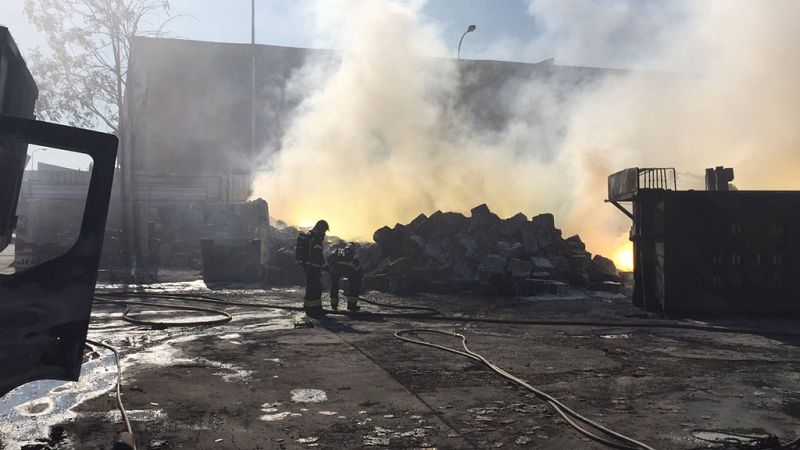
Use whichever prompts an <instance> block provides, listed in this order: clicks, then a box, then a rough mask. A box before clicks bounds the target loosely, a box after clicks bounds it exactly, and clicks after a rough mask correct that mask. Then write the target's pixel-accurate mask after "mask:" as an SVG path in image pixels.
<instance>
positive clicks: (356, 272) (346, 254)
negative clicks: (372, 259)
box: [328, 244, 364, 311]
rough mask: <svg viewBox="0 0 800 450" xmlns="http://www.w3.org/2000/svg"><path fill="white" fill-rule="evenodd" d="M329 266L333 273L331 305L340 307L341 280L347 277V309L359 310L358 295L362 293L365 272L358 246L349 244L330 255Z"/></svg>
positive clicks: (336, 307)
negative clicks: (359, 256)
mask: <svg viewBox="0 0 800 450" xmlns="http://www.w3.org/2000/svg"><path fill="white" fill-rule="evenodd" d="M328 267H329V270H330V273H331V307H332V308H333V309H334V310H336V309H338V308H339V281H340V280H341V279H342V278H347V291H346V292H345V295H346V296H347V309H348V310H349V311H358V310H360V309H361V308H360V307H359V306H358V296H359V295H360V294H361V278H363V276H364V273H363V272H362V271H361V263H360V262H359V261H358V256H356V246H355V245H354V244H348V245H347V246H346V247H345V248H341V249H338V250H336V251H335V252H333V253H332V254H331V255H330V256H329V257H328Z"/></svg>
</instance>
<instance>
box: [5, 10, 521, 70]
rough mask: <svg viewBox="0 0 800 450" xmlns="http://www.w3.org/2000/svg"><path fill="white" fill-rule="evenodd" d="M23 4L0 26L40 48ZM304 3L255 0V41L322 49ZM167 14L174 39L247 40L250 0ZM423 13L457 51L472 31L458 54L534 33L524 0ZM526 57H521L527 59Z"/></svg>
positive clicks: (21, 44) (9, 12) (471, 53)
mask: <svg viewBox="0 0 800 450" xmlns="http://www.w3.org/2000/svg"><path fill="white" fill-rule="evenodd" d="M24 3H25V2H24V0H0V11H1V12H0V24H3V25H5V26H7V27H9V29H10V30H11V33H12V34H13V35H14V38H15V40H16V41H17V43H18V45H19V47H20V48H21V49H23V51H24V50H25V49H27V48H31V47H35V46H37V45H43V42H42V40H41V39H40V38H39V37H38V36H37V33H36V30H35V29H34V28H33V26H31V25H30V24H29V23H28V21H27V18H26V17H25V14H24V11H23V9H24ZM308 3H309V1H303V0H256V41H257V42H259V43H263V44H275V45H287V46H295V47H308V46H325V45H324V44H325V43H324V42H318V41H317V40H316V39H315V38H314V37H313V36H312V34H313V33H312V32H311V30H310V27H309V26H308V17H307V14H306V7H307V6H308ZM170 6H171V11H172V12H173V13H175V14H185V15H186V17H183V18H180V19H177V20H176V21H174V22H172V24H171V26H170V27H169V30H170V32H172V33H173V35H174V36H176V37H183V38H187V39H198V40H208V41H220V42H250V1H249V0H230V1H219V0H172V1H170ZM423 11H424V13H425V14H426V15H427V16H429V18H430V19H431V20H432V21H434V22H436V23H438V24H439V25H440V26H441V27H442V30H443V34H444V35H445V36H451V37H452V41H453V52H454V53H455V50H456V47H457V45H458V39H459V38H460V37H461V33H463V32H464V30H465V29H466V27H467V26H468V25H469V24H472V23H474V24H476V25H478V30H477V32H476V33H473V34H472V35H470V36H468V38H466V39H465V43H464V46H463V48H462V56H464V57H470V56H477V55H476V52H475V50H476V49H478V48H481V49H486V48H488V47H490V45H491V44H492V43H496V42H500V41H515V42H525V41H528V40H530V39H531V38H533V37H534V36H535V34H536V23H535V21H534V20H533V19H532V17H531V16H530V15H529V14H528V2H527V1H526V0H432V1H429V2H427V3H426V4H425V6H424V9H423ZM525 56H526V55H520V57H525Z"/></svg>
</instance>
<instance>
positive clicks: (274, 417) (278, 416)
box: [261, 411, 292, 422]
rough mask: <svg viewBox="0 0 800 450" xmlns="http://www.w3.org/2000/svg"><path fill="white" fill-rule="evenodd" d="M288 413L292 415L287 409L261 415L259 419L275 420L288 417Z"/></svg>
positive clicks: (265, 420)
mask: <svg viewBox="0 0 800 450" xmlns="http://www.w3.org/2000/svg"><path fill="white" fill-rule="evenodd" d="M290 415H292V413H291V412H289V411H284V412H280V413H277V414H266V415H263V416H261V420H263V421H264V422H277V421H279V420H283V419H285V418H287V417H289V416H290Z"/></svg>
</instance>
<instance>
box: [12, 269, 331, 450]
mask: <svg viewBox="0 0 800 450" xmlns="http://www.w3.org/2000/svg"><path fill="white" fill-rule="evenodd" d="M103 288H105V289H137V288H138V289H139V290H140V291H145V290H146V291H150V292H198V291H203V292H204V293H211V294H212V295H213V294H221V293H224V292H225V291H215V292H212V291H210V290H209V289H207V288H206V287H205V284H204V283H203V282H202V280H196V281H191V282H178V283H160V284H156V285H146V286H138V287H137V286H130V285H128V286H123V285H103V286H102V287H101V286H100V285H98V294H102V289H103ZM294 291H296V289H295V290H291V289H290V290H285V289H284V290H275V293H277V292H280V293H281V294H280V295H281V297H285V295H286V292H294ZM234 292H235V295H237V297H238V296H241V295H243V293H242V291H230V293H234ZM270 292H271V291H270V290H267V291H264V290H254V291H253V296H254V297H257V300H254V303H263V302H264V301H266V300H269V297H270ZM177 303H179V304H180V302H177ZM225 309H226V310H227V311H228V312H229V313H230V314H232V315H233V320H232V321H231V322H229V323H227V324H223V325H219V326H215V327H202V328H199V327H187V328H167V329H163V330H154V329H151V328H149V327H141V326H136V325H132V324H130V323H128V322H125V321H123V320H121V314H122V308H117V307H113V306H106V305H95V306H94V311H92V321H91V327H90V330H89V334H90V338H92V339H94V340H101V341H106V342H107V343H109V344H110V345H113V346H115V347H116V348H117V349H118V350H119V351H120V353H121V356H122V358H121V361H120V362H121V364H122V366H123V368H122V373H123V378H126V377H128V376H130V375H132V374H133V373H135V372H136V371H137V370H138V369H140V368H141V367H143V366H147V365H150V366H171V365H176V364H193V365H202V366H205V367H210V368H212V369H216V370H217V371H216V372H215V375H218V376H220V377H221V378H222V379H223V380H224V381H226V382H241V381H248V380H250V378H251V377H252V375H253V373H254V372H253V371H251V370H247V369H245V368H243V367H240V366H238V365H235V364H226V363H223V362H220V361H213V360H209V359H207V358H203V357H189V356H187V355H186V354H184V353H183V352H182V351H181V350H180V348H179V347H180V344H184V343H188V342H191V341H195V340H198V339H200V338H203V337H212V338H222V339H226V340H228V341H229V342H232V343H237V344H241V342H238V341H234V339H236V338H241V337H242V336H245V337H246V335H247V334H248V333H257V332H263V331H272V330H290V329H293V328H294V323H293V319H292V315H291V314H292V313H291V312H287V311H283V310H278V309H268V308H259V309H255V310H254V309H252V308H247V307H233V306H232V307H229V308H225ZM163 312H165V311H163ZM163 312H162V314H163ZM144 313H145V314H149V312H144ZM244 342H245V343H249V342H250V341H244ZM98 352H99V354H100V356H99V357H97V358H94V359H91V360H89V361H87V362H85V363H84V364H83V367H82V369H81V377H80V381H78V382H63V381H53V380H40V381H34V382H31V383H27V384H25V385H23V386H20V387H18V388H17V389H14V390H12V391H11V392H9V393H7V394H6V395H5V396H3V397H2V398H0V441H1V442H3V445H5V447H4V449H3V450H20V449H21V448H22V447H23V446H25V445H26V444H27V443H32V442H34V440H36V439H45V438H47V437H48V435H49V434H50V428H51V426H53V425H57V424H60V423H64V422H68V421H70V420H72V419H73V418H74V417H76V413H74V412H73V411H72V408H74V407H75V406H77V405H79V404H81V403H83V402H85V401H87V400H90V399H92V398H96V397H98V396H100V395H103V394H104V393H106V392H108V391H110V390H112V389H113V388H114V387H115V384H116V377H117V372H116V365H115V362H114V356H113V354H112V353H110V352H108V351H107V350H104V349H98ZM275 362H276V363H278V364H280V363H279V362H278V361H275ZM124 389H125V386H123V391H124ZM323 396H324V392H323ZM312 398H313V396H312ZM157 411H158V410H156V412H154V411H149V412H148V411H145V410H142V412H141V416H140V417H139V419H140V420H144V421H146V420H154V419H156V418H158V417H160V414H161V413H160V412H157ZM105 414H107V417H106V419H107V420H109V421H119V412H117V411H116V410H112V411H109V412H106V413H105ZM136 414H137V415H139V413H138V412H137V413H136ZM291 414H297V413H290V415H291Z"/></svg>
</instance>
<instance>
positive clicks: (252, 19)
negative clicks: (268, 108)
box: [250, 0, 256, 156]
mask: <svg viewBox="0 0 800 450" xmlns="http://www.w3.org/2000/svg"><path fill="white" fill-rule="evenodd" d="M250 4H251V9H250V50H251V55H250V68H251V69H252V70H251V73H250V106H251V111H250V150H251V151H252V152H253V153H252V154H253V156H255V154H256V0H251V3H250Z"/></svg>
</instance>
